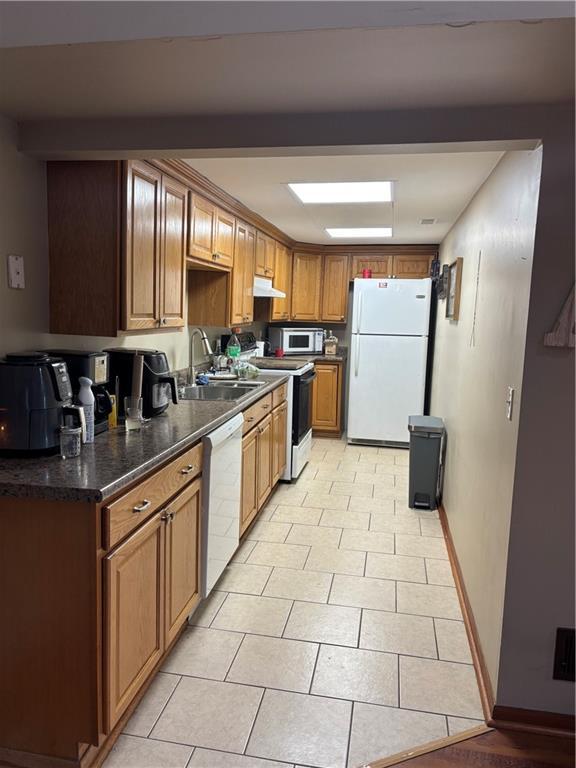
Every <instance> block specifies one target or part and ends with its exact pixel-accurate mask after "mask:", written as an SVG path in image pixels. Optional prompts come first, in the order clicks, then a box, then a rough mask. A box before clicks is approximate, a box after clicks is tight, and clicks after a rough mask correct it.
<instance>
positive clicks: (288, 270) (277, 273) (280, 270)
mask: <svg viewBox="0 0 576 768" xmlns="http://www.w3.org/2000/svg"><path fill="white" fill-rule="evenodd" d="M272 282H273V285H274V288H277V289H278V290H279V291H282V292H283V293H285V294H286V298H285V299H272V305H271V310H270V319H271V320H288V319H289V318H290V298H291V293H292V257H291V253H290V251H289V250H288V248H286V246H285V245H282V243H276V260H275V263H274V280H273V281H272Z"/></svg>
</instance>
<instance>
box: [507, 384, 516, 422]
mask: <svg viewBox="0 0 576 768" xmlns="http://www.w3.org/2000/svg"><path fill="white" fill-rule="evenodd" d="M513 406H514V387H508V395H507V396H506V418H507V419H508V421H512V408H513Z"/></svg>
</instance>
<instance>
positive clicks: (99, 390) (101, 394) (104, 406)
mask: <svg viewBox="0 0 576 768" xmlns="http://www.w3.org/2000/svg"><path fill="white" fill-rule="evenodd" d="M92 391H93V392H94V398H95V400H96V403H97V410H98V411H99V413H101V414H102V416H108V415H109V414H111V413H112V400H111V399H110V394H109V392H108V390H107V389H106V387H103V386H102V385H101V384H98V385H97V386H95V387H92Z"/></svg>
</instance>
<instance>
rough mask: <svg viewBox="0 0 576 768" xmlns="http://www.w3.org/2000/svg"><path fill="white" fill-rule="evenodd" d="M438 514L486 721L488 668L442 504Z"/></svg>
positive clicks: (490, 708) (490, 697)
mask: <svg viewBox="0 0 576 768" xmlns="http://www.w3.org/2000/svg"><path fill="white" fill-rule="evenodd" d="M438 514H439V516H440V523H441V525H442V531H443V532H444V539H445V541H446V547H447V549H448V558H449V560H450V566H451V568H452V575H453V576H454V583H455V584H456V592H457V593H458V600H459V601H460V607H461V609H462V616H463V618H464V626H465V627H466V634H467V635H468V642H469V643H470V651H471V653H472V662H473V664H474V670H475V672H476V678H477V680H478V688H479V689H480V700H481V702H482V711H483V712H484V719H485V720H486V721H487V722H488V721H489V720H491V719H492V712H493V709H494V691H493V690H492V683H491V681H490V676H489V674H488V668H487V666H486V661H485V659H484V654H483V653H482V646H481V645H480V638H479V637H478V629H477V627H476V622H475V620H474V614H473V612H472V606H471V605H470V601H469V599H468V594H467V592H466V587H465V585H464V578H463V577H462V570H461V568H460V563H459V562H458V555H457V554H456V549H455V547H454V542H453V540H452V534H451V533H450V526H449V524H448V517H447V515H446V510H445V509H444V507H443V506H442V505H440V507H439V509H438Z"/></svg>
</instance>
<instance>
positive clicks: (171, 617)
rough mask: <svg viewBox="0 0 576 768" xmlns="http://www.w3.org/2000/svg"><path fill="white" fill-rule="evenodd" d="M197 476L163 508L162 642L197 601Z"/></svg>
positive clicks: (169, 638)
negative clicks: (163, 634)
mask: <svg viewBox="0 0 576 768" xmlns="http://www.w3.org/2000/svg"><path fill="white" fill-rule="evenodd" d="M200 484H201V481H200V479H198V480H195V481H194V482H193V483H191V484H190V485H189V486H188V487H187V488H185V489H184V490H183V491H181V492H180V493H179V494H178V496H176V498H175V499H174V500H173V501H172V502H170V504H169V506H168V507H166V508H165V509H164V511H163V515H164V516H166V517H167V521H166V607H165V633H166V634H165V645H166V646H168V645H170V643H171V642H172V640H173V639H174V638H175V637H176V635H177V634H178V631H179V629H180V627H181V626H182V625H183V624H184V622H185V621H186V619H187V618H188V616H189V615H190V613H191V612H192V610H193V608H194V606H195V605H196V604H197V603H198V602H199V600H200V520H201V513H202V508H201V499H200Z"/></svg>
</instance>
